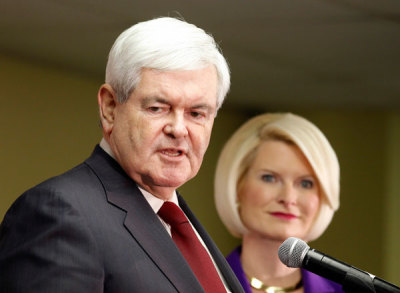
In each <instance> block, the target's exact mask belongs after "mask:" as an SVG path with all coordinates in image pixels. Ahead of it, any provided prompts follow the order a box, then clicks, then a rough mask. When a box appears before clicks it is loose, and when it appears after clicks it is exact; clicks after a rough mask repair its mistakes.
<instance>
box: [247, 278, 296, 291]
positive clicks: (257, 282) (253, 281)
mask: <svg viewBox="0 0 400 293" xmlns="http://www.w3.org/2000/svg"><path fill="white" fill-rule="evenodd" d="M247 278H248V279H249V282H250V286H251V287H252V288H254V289H258V290H263V291H264V292H265V293H289V292H293V291H294V290H297V289H299V288H301V287H302V286H303V279H300V281H299V282H298V283H297V284H296V285H294V286H291V287H286V288H282V287H276V286H267V285H265V284H264V283H263V282H262V281H260V280H259V279H257V278H254V277H249V276H247Z"/></svg>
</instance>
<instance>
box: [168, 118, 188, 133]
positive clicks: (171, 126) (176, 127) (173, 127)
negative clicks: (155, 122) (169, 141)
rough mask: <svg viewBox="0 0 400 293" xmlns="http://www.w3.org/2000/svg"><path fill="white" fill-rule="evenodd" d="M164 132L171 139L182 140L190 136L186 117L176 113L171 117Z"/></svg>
mask: <svg viewBox="0 0 400 293" xmlns="http://www.w3.org/2000/svg"><path fill="white" fill-rule="evenodd" d="M164 132H165V133H166V134H167V135H168V136H171V137H174V138H180V137H185V136H187V135H188V129H187V125H186V121H185V118H184V115H183V114H181V113H175V114H174V115H172V116H171V117H170V119H169V120H168V122H167V124H166V125H165V127H164Z"/></svg>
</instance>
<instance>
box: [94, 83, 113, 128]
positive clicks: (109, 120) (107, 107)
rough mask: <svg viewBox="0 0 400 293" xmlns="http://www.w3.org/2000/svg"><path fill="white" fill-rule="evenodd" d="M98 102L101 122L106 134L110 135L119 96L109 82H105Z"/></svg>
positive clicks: (100, 90)
mask: <svg viewBox="0 0 400 293" xmlns="http://www.w3.org/2000/svg"><path fill="white" fill-rule="evenodd" d="M97 102H98V104H99V111H100V123H101V125H102V127H103V132H104V134H105V135H107V136H108V135H109V134H110V133H111V131H112V128H113V125H114V115H115V107H116V105H117V96H116V94H115V92H114V90H113V88H112V87H111V86H110V85H109V84H103V85H102V86H101V87H100V89H99V92H98V94H97Z"/></svg>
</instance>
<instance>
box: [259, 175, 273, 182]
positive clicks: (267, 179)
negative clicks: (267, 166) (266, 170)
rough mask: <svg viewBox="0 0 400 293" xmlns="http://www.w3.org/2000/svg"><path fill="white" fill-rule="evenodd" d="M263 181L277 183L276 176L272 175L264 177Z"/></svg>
mask: <svg viewBox="0 0 400 293" xmlns="http://www.w3.org/2000/svg"><path fill="white" fill-rule="evenodd" d="M262 180H263V181H265V182H275V176H274V175H271V174H264V175H262Z"/></svg>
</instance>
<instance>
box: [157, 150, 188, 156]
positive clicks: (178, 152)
mask: <svg viewBox="0 0 400 293" xmlns="http://www.w3.org/2000/svg"><path fill="white" fill-rule="evenodd" d="M161 153H162V154H164V155H167V156H170V157H179V156H180V155H182V154H183V151H181V150H176V149H164V150H162V151H161Z"/></svg>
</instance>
